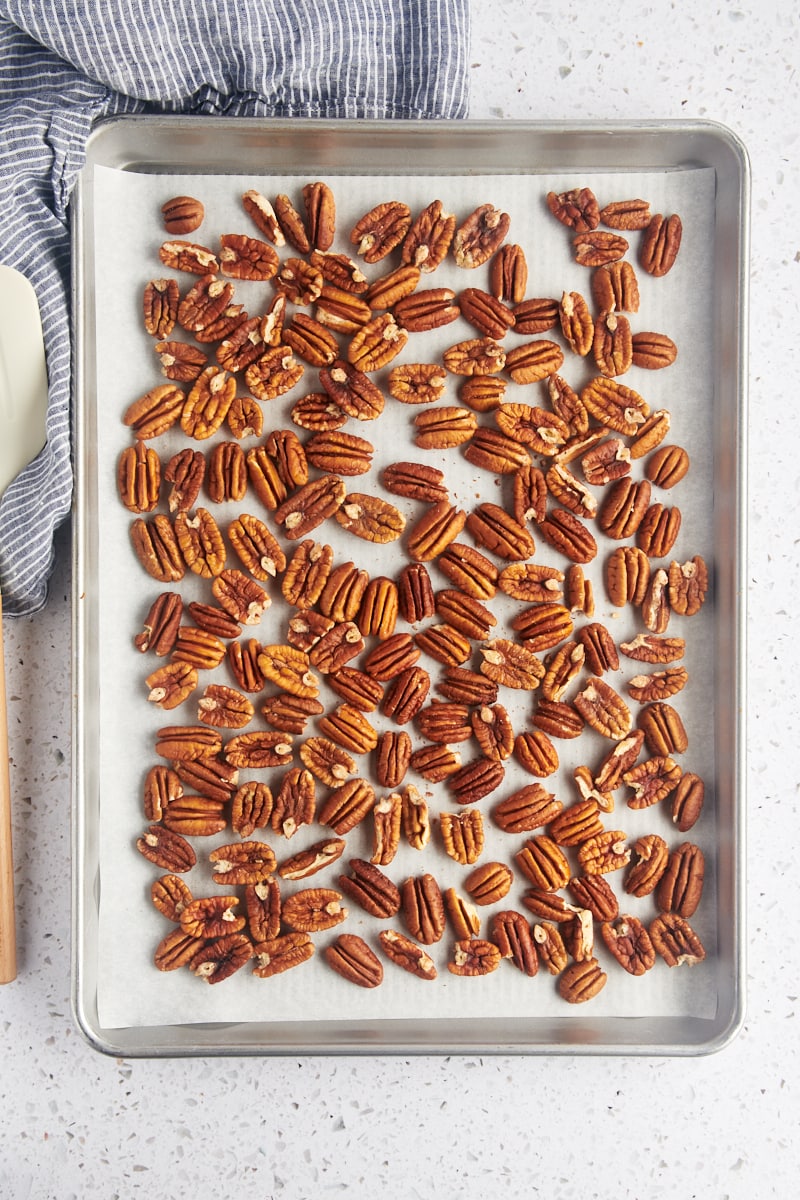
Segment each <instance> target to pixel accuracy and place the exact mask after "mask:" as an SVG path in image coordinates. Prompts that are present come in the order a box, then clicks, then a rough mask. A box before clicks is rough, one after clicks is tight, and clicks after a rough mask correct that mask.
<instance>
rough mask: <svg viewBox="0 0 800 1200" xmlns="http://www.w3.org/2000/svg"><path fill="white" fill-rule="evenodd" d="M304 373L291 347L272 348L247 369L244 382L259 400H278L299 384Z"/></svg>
mask: <svg viewBox="0 0 800 1200" xmlns="http://www.w3.org/2000/svg"><path fill="white" fill-rule="evenodd" d="M304 371H305V368H304V367H303V364H302V363H299V362H297V361H296V360H295V357H294V354H293V353H292V350H291V348H290V347H289V346H284V345H279V346H271V347H270V348H269V349H268V350H266V351H265V352H264V353H263V354H262V355H261V356H260V357H259V358H257V359H256V360H255V362H252V363H250V365H249V366H248V367H247V368H246V370H245V373H244V381H245V383H246V385H247V387H248V389H249V390H250V391H251V392H252V394H253V395H254V396H255V397H256V398H257V399H258V400H276V399H277V398H278V397H279V396H283V395H285V394H286V392H290V391H291V390H292V388H293V387H294V386H295V384H296V383H299V381H300V380H301V379H302V377H303V374H304Z"/></svg>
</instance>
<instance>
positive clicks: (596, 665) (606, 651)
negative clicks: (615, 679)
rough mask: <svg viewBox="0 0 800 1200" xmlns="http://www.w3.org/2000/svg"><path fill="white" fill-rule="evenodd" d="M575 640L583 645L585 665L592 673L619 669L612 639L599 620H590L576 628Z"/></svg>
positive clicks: (598, 673) (596, 673)
mask: <svg viewBox="0 0 800 1200" xmlns="http://www.w3.org/2000/svg"><path fill="white" fill-rule="evenodd" d="M576 636H577V640H578V642H579V643H580V644H581V645H582V646H583V649H584V652H585V658H586V665H587V667H588V668H589V670H590V671H591V673H592V674H593V675H603V674H604V673H605V672H606V671H616V670H618V669H619V655H618V654H617V648H616V646H615V644H614V639H613V638H612V636H611V634H610V633H609V632H608V630H607V629H606V627H605V625H601V624H600V622H599V621H592V622H590V624H588V625H584V626H583V628H582V629H579V630H578V633H577V635H576Z"/></svg>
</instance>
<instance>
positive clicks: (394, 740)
mask: <svg viewBox="0 0 800 1200" xmlns="http://www.w3.org/2000/svg"><path fill="white" fill-rule="evenodd" d="M410 759H411V738H410V737H409V735H408V734H407V733H406V732H405V730H403V729H386V730H384V732H383V733H381V734H380V735H379V737H378V742H377V745H376V747H375V777H376V779H377V781H378V783H379V784H380V785H381V787H388V788H396V787H399V786H400V784H401V783H402V782H403V779H404V778H405V775H406V772H407V770H408V764H409V761H410Z"/></svg>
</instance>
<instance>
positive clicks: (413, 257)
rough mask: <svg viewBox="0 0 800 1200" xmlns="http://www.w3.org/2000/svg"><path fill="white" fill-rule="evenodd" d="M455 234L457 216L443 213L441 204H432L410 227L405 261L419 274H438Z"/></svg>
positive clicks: (404, 253) (403, 251) (406, 238)
mask: <svg viewBox="0 0 800 1200" xmlns="http://www.w3.org/2000/svg"><path fill="white" fill-rule="evenodd" d="M455 231H456V218H455V214H454V213H446V212H445V211H444V208H443V205H442V202H441V200H433V201H431V203H430V204H428V205H427V207H426V208H424V209H423V210H422V212H421V213H420V214H419V216H417V217H416V218H415V219H414V221H413V222H412V224H411V227H410V229H409V231H408V233H407V234H406V236H405V239H404V240H403V245H402V251H401V255H402V260H403V262H404V263H413V264H414V266H416V267H419V269H420V271H424V272H426V273H430V272H431V271H435V270H436V268H437V267H438V266H439V264H440V263H441V262H443V261H444V259H445V257H446V255H447V252H448V250H449V249H450V244H451V242H452V240H453V234H454V233H455Z"/></svg>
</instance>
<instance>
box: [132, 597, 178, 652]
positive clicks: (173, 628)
mask: <svg viewBox="0 0 800 1200" xmlns="http://www.w3.org/2000/svg"><path fill="white" fill-rule="evenodd" d="M182 615H183V601H182V599H181V595H180V593H179V592H161V593H160V595H158V596H157V597H156V599H155V600H154V601H153V603H152V604H151V606H150V609H149V611H148V613H147V616H146V617H145V619H144V624H143V626H142V630H141V632H140V633H137V634H136V636H135V637H134V639H133V644H134V646H135V647H136V649H137V650H140V651H141V652H142V653H143V654H145V653H147V651H149V650H152V652H153V653H154V654H155V655H156V656H157V657H158V658H163V657H164V655H166V654H169V653H170V651H171V650H172V649H173V648H174V646H175V641H176V639H177V636H178V629H179V628H180V623H181V618H182Z"/></svg>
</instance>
